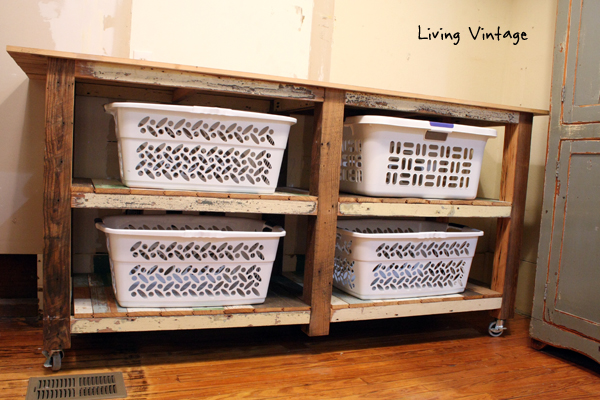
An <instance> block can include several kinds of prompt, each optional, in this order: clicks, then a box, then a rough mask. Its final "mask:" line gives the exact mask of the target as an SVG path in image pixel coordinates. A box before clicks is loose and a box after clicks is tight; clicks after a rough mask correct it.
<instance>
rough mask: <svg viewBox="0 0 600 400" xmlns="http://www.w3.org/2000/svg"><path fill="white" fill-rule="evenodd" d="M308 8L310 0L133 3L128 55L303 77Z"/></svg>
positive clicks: (149, 0)
mask: <svg viewBox="0 0 600 400" xmlns="http://www.w3.org/2000/svg"><path fill="white" fill-rule="evenodd" d="M312 8H313V2H312V0H279V1H273V0H255V1H245V0H228V1H220V0H205V1H197V0H171V1H163V0H134V1H133V13H132V20H131V56H132V58H134V57H135V58H145V59H148V60H154V61H165V62H170V63H176V64H184V65H194V66H203V67H208V68H218V69H227V70H237V71H245V72H255V73H260V74H266V75H277V76H288V77H295V78H306V77H307V71H308V61H309V53H310V38H311V23H312ZM138 55H139V57H137V56H138Z"/></svg>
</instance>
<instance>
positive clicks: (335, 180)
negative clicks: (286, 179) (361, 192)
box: [303, 89, 344, 336]
mask: <svg viewBox="0 0 600 400" xmlns="http://www.w3.org/2000/svg"><path fill="white" fill-rule="evenodd" d="M343 120H344V92H343V91H340V90H333V89H327V91H326V94H325V101H324V102H323V103H320V104H317V105H316V106H315V128H314V137H313V148H312V156H311V176H310V194H311V195H313V196H318V197H319V208H318V210H317V215H316V217H314V218H309V221H308V240H307V252H306V264H305V268H304V291H303V300H304V302H305V303H307V304H310V307H311V320H310V325H309V326H308V328H307V333H308V335H310V336H321V335H327V334H328V333H329V321H330V319H331V318H330V313H331V307H330V301H331V284H332V278H333V257H334V251H335V232H336V221H337V211H338V197H339V185H340V163H341V154H342V130H343V122H344V121H343Z"/></svg>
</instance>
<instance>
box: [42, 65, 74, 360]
mask: <svg viewBox="0 0 600 400" xmlns="http://www.w3.org/2000/svg"><path fill="white" fill-rule="evenodd" d="M74 70H75V62H74V61H73V60H61V59H55V58H51V59H49V60H48V70H47V78H46V103H45V107H46V108H45V116H46V135H45V151H44V195H43V196H44V199H43V218H44V227H43V232H44V253H43V264H44V314H43V321H44V350H48V351H51V350H59V349H68V348H70V347H71V336H70V329H69V321H70V314H71V207H70V201H69V200H70V198H71V183H72V163H73V123H74V104H75V76H74Z"/></svg>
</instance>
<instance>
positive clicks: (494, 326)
mask: <svg viewBox="0 0 600 400" xmlns="http://www.w3.org/2000/svg"><path fill="white" fill-rule="evenodd" d="M505 330H506V327H505V326H504V321H503V320H501V319H499V320H497V321H492V323H490V326H489V327H488V333H489V334H490V336H492V337H498V336H502V333H504V331H505Z"/></svg>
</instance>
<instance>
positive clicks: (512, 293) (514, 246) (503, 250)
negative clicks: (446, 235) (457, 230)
mask: <svg viewBox="0 0 600 400" xmlns="http://www.w3.org/2000/svg"><path fill="white" fill-rule="evenodd" d="M518 122H519V123H518V124H510V125H507V126H506V129H505V132H504V153H503V158H502V179H501V182H500V200H503V201H509V202H511V203H512V211H511V213H510V215H509V217H510V218H502V219H500V220H499V221H498V225H497V231H496V232H497V233H496V248H495V252H494V266H493V272H492V285H491V286H492V290H494V291H496V292H499V293H502V295H503V300H502V309H501V310H499V311H495V312H494V313H492V315H494V316H495V317H496V318H498V319H508V318H512V317H513V316H514V308H515V297H516V294H517V278H518V273H519V265H520V262H521V240H522V238H523V223H524V219H525V198H526V194H527V178H528V171H529V153H530V151H531V124H532V122H533V116H532V115H531V114H521V117H520V120H519V121H518Z"/></svg>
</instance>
